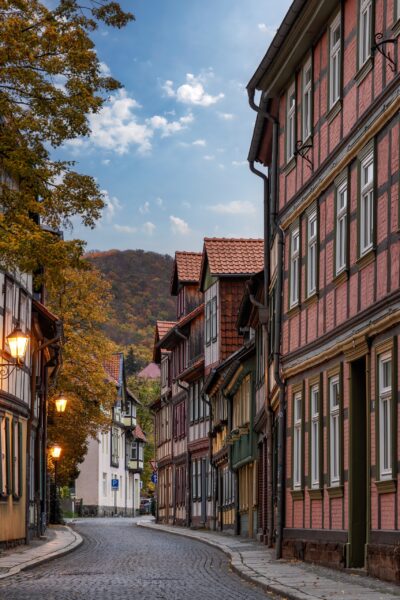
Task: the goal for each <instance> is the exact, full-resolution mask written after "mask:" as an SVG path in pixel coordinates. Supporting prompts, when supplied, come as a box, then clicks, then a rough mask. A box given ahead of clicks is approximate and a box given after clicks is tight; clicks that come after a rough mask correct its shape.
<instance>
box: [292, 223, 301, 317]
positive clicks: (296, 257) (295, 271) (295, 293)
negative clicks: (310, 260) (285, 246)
mask: <svg viewBox="0 0 400 600" xmlns="http://www.w3.org/2000/svg"><path fill="white" fill-rule="evenodd" d="M299 269H300V229H299V227H296V229H293V230H292V232H291V234H290V308H293V306H296V305H297V304H298V303H299V281H300V273H299Z"/></svg>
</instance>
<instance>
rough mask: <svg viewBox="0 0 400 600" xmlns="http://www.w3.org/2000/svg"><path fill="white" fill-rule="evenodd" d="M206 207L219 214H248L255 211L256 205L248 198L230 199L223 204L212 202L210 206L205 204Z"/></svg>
mask: <svg viewBox="0 0 400 600" xmlns="http://www.w3.org/2000/svg"><path fill="white" fill-rule="evenodd" d="M207 208H208V210H211V211H212V212H215V213H218V214H220V215H243V214H246V215H249V214H254V213H255V212H256V207H255V206H254V204H253V203H252V202H249V201H248V200H231V201H230V202H226V203H225V204H223V203H219V204H213V205H211V206H207Z"/></svg>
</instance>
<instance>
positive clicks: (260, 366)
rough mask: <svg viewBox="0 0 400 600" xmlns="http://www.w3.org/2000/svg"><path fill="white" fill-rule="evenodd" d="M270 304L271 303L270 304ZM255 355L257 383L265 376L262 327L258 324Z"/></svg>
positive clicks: (260, 382)
mask: <svg viewBox="0 0 400 600" xmlns="http://www.w3.org/2000/svg"><path fill="white" fill-rule="evenodd" d="M270 306H271V304H270ZM270 331H271V330H270ZM256 357H257V365H256V369H257V373H256V376H257V383H258V384H262V383H263V381H264V376H265V360H264V328H263V326H262V325H258V326H257V329H256Z"/></svg>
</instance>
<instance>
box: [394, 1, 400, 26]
mask: <svg viewBox="0 0 400 600" xmlns="http://www.w3.org/2000/svg"><path fill="white" fill-rule="evenodd" d="M395 7H396V19H395V20H396V21H398V20H399V19H400V0H397V2H396V4H395Z"/></svg>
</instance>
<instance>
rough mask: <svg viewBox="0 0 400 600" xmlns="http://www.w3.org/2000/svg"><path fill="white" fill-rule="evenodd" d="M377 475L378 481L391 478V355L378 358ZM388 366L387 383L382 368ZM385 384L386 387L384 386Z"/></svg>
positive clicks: (382, 355)
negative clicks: (378, 475)
mask: <svg viewBox="0 0 400 600" xmlns="http://www.w3.org/2000/svg"><path fill="white" fill-rule="evenodd" d="M378 364H379V374H378V381H379V474H380V479H381V480H382V479H391V478H392V415H391V410H392V369H393V361H392V353H391V352H385V353H384V354H381V355H380V356H379V360H378ZM387 364H390V370H389V381H388V382H387V383H386V382H385V381H384V374H385V373H384V367H385V365H387ZM385 383H386V385H385Z"/></svg>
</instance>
